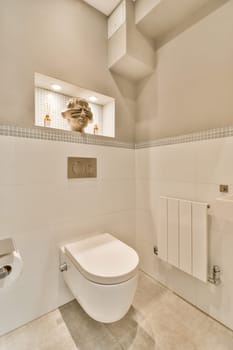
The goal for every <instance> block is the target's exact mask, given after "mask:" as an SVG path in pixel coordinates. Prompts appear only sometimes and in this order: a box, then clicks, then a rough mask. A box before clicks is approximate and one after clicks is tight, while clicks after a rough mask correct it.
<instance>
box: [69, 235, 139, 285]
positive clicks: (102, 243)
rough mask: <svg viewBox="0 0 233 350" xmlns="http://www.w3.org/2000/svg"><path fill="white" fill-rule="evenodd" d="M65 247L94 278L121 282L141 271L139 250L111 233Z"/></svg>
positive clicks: (70, 255)
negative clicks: (138, 270)
mask: <svg viewBox="0 0 233 350" xmlns="http://www.w3.org/2000/svg"><path fill="white" fill-rule="evenodd" d="M64 248H65V253H66V254H67V255H68V256H69V258H70V259H71V260H72V262H73V263H74V265H75V266H76V267H77V268H78V270H79V271H80V272H81V273H82V274H83V275H84V276H85V277H86V278H87V279H89V280H90V281H92V282H96V283H100V284H117V283H121V282H124V281H127V280H129V279H130V278H132V277H133V276H134V275H135V274H136V272H137V268H138V263H139V258H138V254H137V253H136V252H135V250H134V249H132V248H131V247H129V246H128V245H126V244H125V243H123V242H121V241H120V240H118V239H116V238H115V237H113V236H112V235H110V234H109V233H103V234H98V235H95V236H92V237H88V238H85V239H83V240H80V241H77V242H75V243H71V244H68V245H66V246H65V247H64Z"/></svg>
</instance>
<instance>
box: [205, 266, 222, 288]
mask: <svg viewBox="0 0 233 350" xmlns="http://www.w3.org/2000/svg"><path fill="white" fill-rule="evenodd" d="M220 275H221V269H220V267H219V266H218V265H213V267H212V268H211V272H210V275H209V278H208V281H209V282H210V283H212V284H215V285H216V286H219V284H220V283H221V276H220Z"/></svg>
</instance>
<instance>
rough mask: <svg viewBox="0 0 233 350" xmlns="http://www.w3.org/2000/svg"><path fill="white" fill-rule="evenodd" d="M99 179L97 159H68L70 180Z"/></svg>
mask: <svg viewBox="0 0 233 350" xmlns="http://www.w3.org/2000/svg"><path fill="white" fill-rule="evenodd" d="M93 177H97V159H96V158H82V157H68V179H81V178H93Z"/></svg>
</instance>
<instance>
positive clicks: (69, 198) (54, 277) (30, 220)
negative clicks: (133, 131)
mask: <svg viewBox="0 0 233 350" xmlns="http://www.w3.org/2000/svg"><path fill="white" fill-rule="evenodd" d="M0 146H1V147H0V161H1V162H2V166H3V168H2V171H1V174H0V237H5V236H9V237H12V238H13V239H14V241H15V244H16V246H17V248H18V249H19V250H20V252H21V254H22V257H23V260H24V269H23V273H22V275H21V277H20V278H19V279H18V281H17V282H16V283H15V284H14V285H12V288H10V290H8V291H7V292H6V291H2V290H0V309H1V317H0V318H1V319H2V318H4V322H0V334H3V333H5V332H8V331H10V330H12V329H14V328H16V327H18V326H20V325H22V324H24V323H26V322H29V321H30V320H32V319H34V318H37V317H39V316H41V315H42V314H44V313H47V312H48V311H50V310H52V309H54V308H56V307H58V306H59V305H61V304H63V303H65V302H67V301H68V300H70V299H71V298H72V296H71V294H70V293H69V291H68V289H67V287H66V286H65V284H64V281H63V278H62V276H61V274H60V272H59V269H58V266H59V246H60V245H61V244H64V243H65V242H69V241H73V240H75V239H76V238H77V236H81V235H85V234H89V233H92V232H109V233H112V234H114V235H115V236H117V237H119V238H120V239H122V240H123V241H125V242H126V243H128V244H129V245H131V246H135V178H134V176H135V166H134V163H135V154H134V150H128V149H127V150H124V149H121V148H114V147H111V148H110V147H104V146H94V145H86V144H85V145H84V144H77V143H74V144H72V143H65V142H53V141H44V140H36V139H24V138H17V137H0ZM68 156H77V157H96V158H97V167H98V169H97V172H98V175H97V178H96V179H67V157H68Z"/></svg>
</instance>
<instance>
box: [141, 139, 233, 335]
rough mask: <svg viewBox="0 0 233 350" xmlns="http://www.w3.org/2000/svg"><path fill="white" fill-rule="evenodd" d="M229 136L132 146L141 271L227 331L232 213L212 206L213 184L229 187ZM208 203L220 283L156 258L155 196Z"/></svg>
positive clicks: (232, 281)
mask: <svg viewBox="0 0 233 350" xmlns="http://www.w3.org/2000/svg"><path fill="white" fill-rule="evenodd" d="M232 152H233V137H226V138H219V139H213V140H203V141H196V142H189V143H181V144H171V145H166V146H158V147H150V148H144V149H138V150H136V242H137V249H138V251H139V253H140V258H141V267H142V269H143V270H144V271H145V272H147V273H148V274H150V275H151V276H153V277H154V278H156V279H158V280H159V281H161V283H163V284H165V285H166V286H168V287H169V288H171V289H172V290H173V291H175V292H176V293H178V294H179V295H181V296H182V297H183V298H184V299H186V300H188V301H190V302H191V303H193V304H194V305H196V306H197V307H199V308H200V309H202V310H204V311H205V312H206V313H208V314H210V315H211V316H213V317H214V318H216V319H217V320H219V321H220V322H222V323H224V324H225V325H227V326H228V327H230V328H232V329H233V274H232V266H233V254H232V247H233V216H232V217H229V218H228V220H226V219H224V218H223V217H221V215H220V212H219V210H217V207H216V198H217V197H220V196H221V194H220V193H219V184H229V185H230V192H231V193H232V190H233V162H232ZM161 195H165V196H172V197H179V198H185V199H190V200H196V201H203V202H207V203H209V204H210V206H211V208H210V211H209V264H210V265H213V264H218V265H220V267H221V268H222V284H221V285H220V286H217V287H216V286H214V285H211V284H209V283H207V284H206V283H203V282H201V281H199V280H197V279H195V278H193V277H191V276H189V275H188V274H185V273H184V272H182V271H179V270H178V269H176V268H173V267H171V266H169V265H168V264H166V263H164V262H162V261H160V260H159V259H158V258H157V257H156V256H155V255H154V254H153V246H154V245H157V232H158V217H159V204H158V199H159V196H161Z"/></svg>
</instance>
